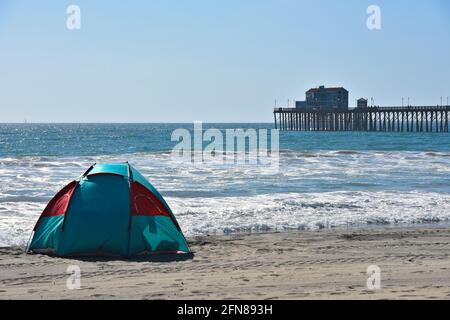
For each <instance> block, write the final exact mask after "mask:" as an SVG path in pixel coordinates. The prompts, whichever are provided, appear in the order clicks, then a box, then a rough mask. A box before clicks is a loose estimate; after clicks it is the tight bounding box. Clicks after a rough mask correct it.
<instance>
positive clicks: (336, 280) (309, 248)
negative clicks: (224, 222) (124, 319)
mask: <svg viewBox="0 0 450 320" xmlns="http://www.w3.org/2000/svg"><path fill="white" fill-rule="evenodd" d="M189 242H190V246H191V249H192V250H193V252H194V254H193V256H159V257H151V258H149V257H145V258H138V259H130V260H117V259H113V260H111V259H95V258H78V259H62V258H56V257H49V256H45V255H35V254H25V253H24V252H23V248H2V249H0V270H1V273H0V299H418V298H421V299H422V298H424V299H450V229H447V228H395V229H375V230H322V231H298V232H297V231H296V232H285V233H266V234H250V235H233V236H209V237H201V238H192V239H189ZM71 265H78V266H79V267H80V270H81V287H80V289H75V290H69V289H68V288H67V279H68V278H69V276H70V274H69V273H67V268H68V266H71ZM370 265H377V266H378V267H379V268H380V269H381V288H380V289H379V290H369V289H368V288H367V285H366V282H367V278H368V275H367V273H366V271H367V267H368V266H370Z"/></svg>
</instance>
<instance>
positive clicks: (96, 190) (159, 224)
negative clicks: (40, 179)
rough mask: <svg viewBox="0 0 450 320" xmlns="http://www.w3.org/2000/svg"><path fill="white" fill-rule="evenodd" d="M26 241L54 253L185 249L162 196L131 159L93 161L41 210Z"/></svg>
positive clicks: (125, 253)
mask: <svg viewBox="0 0 450 320" xmlns="http://www.w3.org/2000/svg"><path fill="white" fill-rule="evenodd" d="M33 231H34V234H33V238H32V241H31V243H30V245H29V247H28V251H31V252H38V253H39V252H50V253H54V254H56V255H58V256H71V255H117V256H123V257H129V256H134V255H138V254H142V253H189V252H190V251H189V247H188V244H187V242H186V239H185V238H184V236H183V233H182V232H181V229H180V226H179V225H178V223H177V220H176V219H175V216H174V215H173V213H172V211H171V210H170V208H169V206H168V205H167V203H166V202H165V201H164V199H163V197H162V196H161V195H160V194H159V193H158V191H156V189H155V188H154V187H153V186H152V185H151V184H150V183H149V182H148V181H147V179H145V178H144V176H142V175H141V174H140V173H139V172H138V171H137V170H136V169H135V168H133V167H132V166H131V165H130V164H128V163H124V164H98V165H97V164H94V165H93V166H91V167H90V168H89V169H88V170H87V171H86V172H85V173H84V174H83V175H82V176H81V177H80V178H78V179H77V180H75V181H72V182H71V183H69V184H68V185H67V186H65V187H64V188H63V189H62V190H61V191H59V192H58V193H57V194H56V196H55V197H54V198H53V199H52V200H51V201H50V202H49V203H48V205H47V207H46V208H45V209H44V211H43V212H42V214H41V216H40V218H39V220H38V221H37V223H36V226H35V227H34V229H33Z"/></svg>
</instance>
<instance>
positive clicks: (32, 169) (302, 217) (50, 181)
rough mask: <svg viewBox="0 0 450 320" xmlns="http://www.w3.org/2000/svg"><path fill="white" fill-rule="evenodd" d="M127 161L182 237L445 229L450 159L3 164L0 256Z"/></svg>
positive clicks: (307, 155)
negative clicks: (67, 191) (81, 188)
mask: <svg viewBox="0 0 450 320" xmlns="http://www.w3.org/2000/svg"><path fill="white" fill-rule="evenodd" d="M125 161H130V162H131V163H132V164H133V165H134V166H135V167H136V168H137V169H138V170H139V171H140V172H142V173H143V174H144V175H145V176H146V177H147V178H148V179H149V180H150V181H151V182H152V183H153V184H154V185H155V187H156V188H157V189H158V190H159V191H160V192H161V193H162V194H163V195H164V196H165V197H166V200H167V201H168V203H169V205H170V206H171V207H172V209H173V211H174V212H175V214H176V216H177V218H178V220H179V223H180V225H181V226H182V228H183V230H184V232H185V234H186V235H188V236H192V235H200V234H212V233H230V232H241V231H265V230H287V229H310V228H327V227H339V226H356V225H370V224H397V223H398V224H403V223H405V224H411V223H431V222H447V221H449V220H450V153H447V152H439V153H437V152H378V151H371V152H357V151H356V152H355V151H346V150H342V151H317V152H311V151H308V152H306V151H304V152H303V151H283V152H281V157H280V171H279V172H278V173H276V174H275V173H273V172H270V171H264V170H266V169H267V168H265V167H258V166H250V165H241V166H233V165H226V166H221V165H217V163H214V162H213V163H206V164H204V165H202V166H193V165H192V164H190V163H186V162H180V161H179V160H176V159H173V158H172V157H171V155H170V153H168V152H167V153H135V154H123V155H119V156H110V155H105V156H96V157H93V156H92V157H89V156H86V157H18V158H12V157H9V158H0V179H1V183H0V246H11V245H23V244H24V243H25V242H26V240H27V239H28V236H29V234H30V231H31V229H32V227H33V226H34V223H35V222H36V220H37V218H38V217H39V214H40V212H41V211H42V209H43V208H44V207H45V205H46V203H47V202H48V201H49V200H50V199H51V197H52V196H53V195H54V194H55V193H56V192H57V191H58V190H59V189H60V188H62V187H63V186H64V185H65V184H67V183H68V182H70V181H71V180H73V179H74V178H76V177H78V176H79V175H81V174H82V173H83V172H84V171H85V170H86V169H87V168H88V167H89V166H90V165H91V164H92V163H94V162H98V163H100V162H125Z"/></svg>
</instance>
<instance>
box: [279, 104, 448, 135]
mask: <svg viewBox="0 0 450 320" xmlns="http://www.w3.org/2000/svg"><path fill="white" fill-rule="evenodd" d="M273 114H274V121H275V128H276V129H279V130H281V131H374V132H449V118H450V106H408V107H366V108H355V109H349V110H345V111H337V110H336V111H330V110H326V111H325V110H320V109H307V108H275V109H274V111H273Z"/></svg>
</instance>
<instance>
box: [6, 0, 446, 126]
mask: <svg viewBox="0 0 450 320" xmlns="http://www.w3.org/2000/svg"><path fill="white" fill-rule="evenodd" d="M69 5H78V6H79V7H80V9H81V29H80V30H69V29H68V28H67V26H66V20H67V19H68V17H69V15H68V14H67V13H66V10H67V7H68V6H69ZM370 5H378V6H379V7H380V9H381V30H369V29H368V28H367V24H366V21H367V19H368V17H369V15H368V14H367V12H366V11H367V8H368V7H369V6H370ZM319 85H325V86H343V87H345V88H346V89H347V90H349V91H350V98H349V100H350V106H351V107H352V106H353V105H354V104H355V100H356V99H357V98H360V97H367V98H370V97H373V98H374V100H375V104H377V105H401V103H402V97H405V101H406V99H407V97H410V102H411V104H413V105H436V104H439V103H440V97H441V96H443V99H444V104H445V103H446V97H447V96H450V1H447V0H396V1H392V0H370V1H365V0H345V1H337V0H308V1H307V0H215V1H211V0H151V1H144V0H142V1H138V0H134V1H119V0H109V1H99V0H98V1H92V0H70V1H61V0H59V1H54V0H41V1H26V0H0V111H1V112H0V122H24V121H25V120H27V121H28V122H185V123H187V122H193V121H204V122H271V121H272V119H273V115H272V108H273V107H274V104H275V100H277V101H278V102H277V103H278V105H286V104H287V100H288V99H290V100H291V101H292V100H294V99H295V100H302V99H304V95H305V91H306V90H307V89H309V88H311V87H317V86H319Z"/></svg>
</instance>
